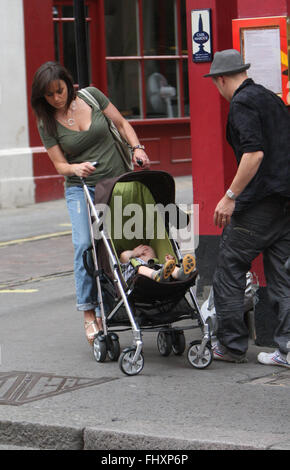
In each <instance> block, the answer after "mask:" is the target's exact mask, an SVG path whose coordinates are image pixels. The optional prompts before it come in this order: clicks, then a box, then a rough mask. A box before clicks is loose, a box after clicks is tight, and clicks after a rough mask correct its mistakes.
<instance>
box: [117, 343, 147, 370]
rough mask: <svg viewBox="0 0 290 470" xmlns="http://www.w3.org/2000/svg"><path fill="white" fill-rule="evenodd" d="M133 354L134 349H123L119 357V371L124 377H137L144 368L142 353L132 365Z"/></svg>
mask: <svg viewBox="0 0 290 470" xmlns="http://www.w3.org/2000/svg"><path fill="white" fill-rule="evenodd" d="M135 352H136V349H135V348H128V349H124V351H123V352H122V353H121V355H120V357H119V366H120V369H121V371H122V372H124V374H126V375H137V374H139V373H140V372H141V370H142V369H143V367H144V357H143V354H142V353H140V355H139V357H138V358H137V361H136V362H135V363H133V359H134V356H135Z"/></svg>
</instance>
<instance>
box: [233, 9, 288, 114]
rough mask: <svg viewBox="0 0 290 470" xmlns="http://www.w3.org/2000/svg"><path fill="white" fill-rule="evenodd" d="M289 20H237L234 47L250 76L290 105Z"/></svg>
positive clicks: (282, 18)
mask: <svg viewBox="0 0 290 470" xmlns="http://www.w3.org/2000/svg"><path fill="white" fill-rule="evenodd" d="M289 21H290V18H288V17H287V16H273V17H270V16H269V17H264V18H237V19H234V20H232V30H233V48H234V49H237V50H238V51H240V52H241V54H242V56H243V59H244V61H245V63H250V64H251V67H250V68H249V70H248V71H247V73H248V76H249V77H250V78H252V79H253V80H254V81H255V82H256V83H260V84H261V85H264V86H265V87H266V88H268V89H269V90H272V91H273V92H274V93H276V94H277V95H278V96H280V97H281V98H282V100H283V101H284V103H285V104H286V105H290V93H289V84H290V74H289V66H288V62H289V59H288V57H290V54H289V45H290V26H289V24H290V22H289Z"/></svg>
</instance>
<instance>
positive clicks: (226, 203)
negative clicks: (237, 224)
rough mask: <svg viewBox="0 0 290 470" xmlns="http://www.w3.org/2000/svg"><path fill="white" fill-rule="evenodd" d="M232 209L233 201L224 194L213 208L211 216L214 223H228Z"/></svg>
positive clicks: (220, 224) (219, 224) (233, 207)
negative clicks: (212, 215)
mask: <svg viewBox="0 0 290 470" xmlns="http://www.w3.org/2000/svg"><path fill="white" fill-rule="evenodd" d="M234 209H235V201H233V200H232V199H230V198H229V197H228V196H226V195H225V196H224V197H223V198H222V199H221V200H220V202H219V203H218V205H217V206H216V208H215V211H214V217H213V221H214V224H215V225H217V226H218V227H225V226H226V225H228V224H229V223H230V220H231V216H232V213H233V212H234Z"/></svg>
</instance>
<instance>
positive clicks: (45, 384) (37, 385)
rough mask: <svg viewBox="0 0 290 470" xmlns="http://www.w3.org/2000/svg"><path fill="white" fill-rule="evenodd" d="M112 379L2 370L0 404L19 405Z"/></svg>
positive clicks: (0, 376) (0, 375)
mask: <svg viewBox="0 0 290 470" xmlns="http://www.w3.org/2000/svg"><path fill="white" fill-rule="evenodd" d="M112 380H117V378H112V377H109V378H108V377H100V378H98V379H92V378H88V377H68V376H62V375H55V374H45V373H43V372H21V371H20V372H19V371H12V372H2V373H0V405H14V406H19V405H23V404H25V403H29V402H31V401H36V400H42V399H43V398H50V397H53V396H54V395H60V394H61V393H67V392H72V391H74V390H78V389H80V388H85V387H92V386H93V385H102V384H104V383H106V382H111V381H112Z"/></svg>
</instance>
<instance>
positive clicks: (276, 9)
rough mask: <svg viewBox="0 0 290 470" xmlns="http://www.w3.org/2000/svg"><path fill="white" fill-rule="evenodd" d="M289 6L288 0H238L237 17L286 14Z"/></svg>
mask: <svg viewBox="0 0 290 470" xmlns="http://www.w3.org/2000/svg"><path fill="white" fill-rule="evenodd" d="M289 7H290V1H289V0H254V1H253V0H238V16H237V18H256V17H262V16H281V15H287V14H288V12H289Z"/></svg>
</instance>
